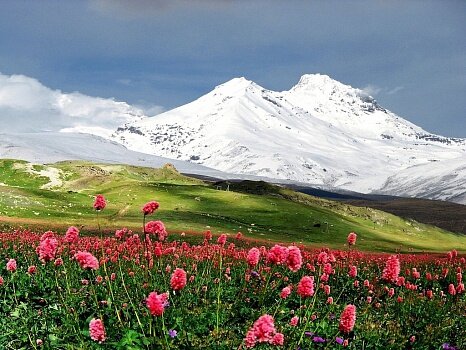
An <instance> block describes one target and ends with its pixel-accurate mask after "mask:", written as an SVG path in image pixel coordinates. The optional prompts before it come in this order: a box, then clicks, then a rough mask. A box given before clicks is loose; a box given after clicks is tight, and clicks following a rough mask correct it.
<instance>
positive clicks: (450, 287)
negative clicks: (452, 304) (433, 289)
mask: <svg viewBox="0 0 466 350" xmlns="http://www.w3.org/2000/svg"><path fill="white" fill-rule="evenodd" d="M448 294H450V295H456V289H455V285H454V284H453V283H450V284H449V285H448Z"/></svg>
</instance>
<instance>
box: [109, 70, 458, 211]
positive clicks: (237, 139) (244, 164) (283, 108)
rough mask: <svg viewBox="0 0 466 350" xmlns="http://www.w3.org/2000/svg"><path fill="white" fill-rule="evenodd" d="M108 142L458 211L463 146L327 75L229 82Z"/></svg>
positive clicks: (121, 131)
mask: <svg viewBox="0 0 466 350" xmlns="http://www.w3.org/2000/svg"><path fill="white" fill-rule="evenodd" d="M110 139H111V140H113V141H116V142H118V143H121V144H123V145H124V146H126V147H127V148H128V149H130V150H134V151H137V152H143V153H148V154H152V155H157V156H162V157H166V158H171V159H176V160H181V161H189V162H193V163H198V164H200V165H203V166H206V167H209V168H213V169H217V170H220V171H223V172H226V173H230V174H242V175H254V176H261V177H266V178H269V179H275V180H277V181H279V182H280V181H292V182H298V183H305V184H308V185H311V186H315V187H319V188H323V189H330V190H340V191H341V190H347V191H355V192H360V193H377V194H388V195H397V196H407V197H422V198H429V199H440V200H448V201H453V202H457V203H462V204H466V140H465V139H459V138H450V137H443V136H439V135H434V134H431V133H429V132H427V131H425V130H423V129H422V128H420V127H418V126H416V125H414V124H412V123H410V122H409V121H407V120H405V119H403V118H402V117H400V116H398V115H396V114H395V113H393V112H391V111H389V110H387V109H385V108H383V107H382V106H380V105H379V104H378V103H377V101H376V100H375V99H374V98H372V97H371V96H369V95H368V94H366V93H365V92H364V91H363V90H360V89H356V88H352V87H351V86H348V85H344V84H342V83H340V82H338V81H335V80H333V79H331V78H330V77H328V76H326V75H320V74H307V75H304V76H302V77H301V79H300V80H299V82H298V84H296V85H295V86H293V87H292V88H291V89H290V90H288V91H281V92H276V91H271V90H267V89H265V88H263V87H261V86H259V85H258V84H256V83H254V82H252V81H249V80H247V79H245V78H235V79H232V80H230V81H228V82H226V83H224V84H222V85H219V86H217V87H216V88H215V89H214V90H213V91H211V92H209V93H207V94H206V95H204V96H202V97H200V98H199V99H197V100H195V101H193V102H191V103H188V104H186V105H183V106H181V107H178V108H175V109H173V110H170V111H167V112H164V113H162V114H159V115H157V116H155V117H142V118H137V119H135V120H131V121H129V122H127V123H126V124H125V125H122V126H120V127H118V129H117V130H115V131H114V132H113V133H112V134H111V136H110Z"/></svg>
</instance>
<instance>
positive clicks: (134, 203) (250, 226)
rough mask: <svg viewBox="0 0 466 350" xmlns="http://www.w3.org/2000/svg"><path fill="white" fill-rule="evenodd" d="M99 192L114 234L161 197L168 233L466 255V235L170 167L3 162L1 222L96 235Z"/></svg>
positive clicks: (104, 220) (138, 220)
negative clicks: (354, 243) (354, 237)
mask: <svg viewBox="0 0 466 350" xmlns="http://www.w3.org/2000/svg"><path fill="white" fill-rule="evenodd" d="M217 186H220V188H219V187H217ZM235 186H239V187H238V188H235ZM241 186H242V188H241ZM97 193H102V194H103V195H104V196H105V197H106V198H107V200H108V206H107V208H105V210H104V211H103V212H102V213H101V214H100V215H99V220H100V224H101V225H102V227H105V228H106V229H110V234H112V230H114V229H116V228H121V227H124V226H125V227H129V228H133V229H134V230H140V227H141V224H142V215H141V207H142V205H143V204H144V203H145V202H147V201H149V200H154V199H155V200H158V201H159V202H160V204H161V207H160V209H159V210H158V211H157V212H156V214H155V215H154V216H153V217H151V219H154V220H158V219H160V220H163V221H164V222H165V223H166V225H167V228H168V229H169V231H171V232H174V231H178V232H180V231H185V232H187V233H188V236H189V235H190V234H191V233H190V232H192V231H194V232H202V231H204V230H206V229H211V230H212V231H213V232H214V233H220V232H228V233H232V234H234V233H236V232H238V231H241V232H243V233H244V234H245V235H246V236H247V237H250V238H257V239H262V240H270V241H271V242H273V241H280V242H300V243H305V244H311V245H315V246H323V245H325V246H330V247H335V248H344V247H345V242H346V237H347V235H348V232H350V231H356V232H357V233H358V247H359V248H360V249H366V250H376V251H380V250H384V251H386V250H389V251H395V250H397V249H401V250H404V251H406V250H407V249H414V250H429V251H446V250H449V249H452V248H456V249H458V250H460V251H466V237H464V236H460V235H455V234H452V233H449V232H446V231H443V230H441V229H438V228H435V227H431V226H427V225H423V224H419V223H417V222H414V221H412V220H406V219H400V218H398V217H395V216H393V215H391V214H387V213H384V212H381V211H378V210H374V209H367V208H358V207H353V206H349V205H347V204H344V203H338V202H333V201H328V200H323V199H319V198H316V197H312V196H308V195H305V194H301V193H296V192H294V191H291V190H288V189H285V188H282V187H276V186H273V185H270V184H267V183H256V182H245V183H238V184H233V185H231V187H230V191H226V190H223V189H222V188H221V184H220V185H219V184H217V185H215V184H212V183H208V184H206V183H203V182H201V181H200V180H197V179H191V178H188V177H186V176H183V175H181V174H179V173H178V172H177V171H176V170H174V169H173V168H171V167H166V168H164V169H152V168H144V167H134V166H125V165H120V164H119V165H112V164H98V163H92V162H83V161H72V162H60V163H56V164H48V165H33V164H30V163H27V162H24V161H14V160H0V225H1V224H2V223H3V225H8V226H10V227H11V226H14V227H17V226H19V225H21V226H22V227H36V228H37V227H39V228H41V229H50V228H52V229H57V230H59V231H60V232H63V231H64V230H65V229H66V227H67V226H68V225H77V226H80V227H81V226H82V227H83V228H82V230H83V232H86V231H88V232H89V231H94V232H95V230H96V227H97V225H98V221H97V215H96V213H95V211H94V210H93V208H92V203H93V198H94V195H95V194H97ZM258 193H262V194H258Z"/></svg>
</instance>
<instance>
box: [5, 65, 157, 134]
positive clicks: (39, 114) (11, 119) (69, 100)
mask: <svg viewBox="0 0 466 350" xmlns="http://www.w3.org/2000/svg"><path fill="white" fill-rule="evenodd" d="M157 108H158V110H160V111H161V110H163V108H162V107H159V106H151V110H154V111H155V110H157ZM143 116H145V113H144V110H143V109H141V108H137V107H134V106H131V105H129V104H127V103H125V102H118V101H115V100H113V99H105V98H99V97H91V96H86V95H83V94H81V93H79V92H73V93H63V92H61V91H60V90H52V89H49V88H48V87H46V86H44V85H42V84H41V83H40V82H39V81H37V80H36V79H33V78H29V77H26V76H23V75H11V76H9V75H3V74H1V73H0V132H1V131H3V132H8V131H9V132H39V131H68V132H69V131H76V132H91V133H95V134H97V135H100V136H108V135H109V134H111V132H112V131H114V130H115V129H116V128H117V127H118V126H121V125H123V124H125V123H127V122H130V121H133V120H136V119H140V118H141V117H143Z"/></svg>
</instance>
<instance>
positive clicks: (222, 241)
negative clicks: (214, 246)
mask: <svg viewBox="0 0 466 350" xmlns="http://www.w3.org/2000/svg"><path fill="white" fill-rule="evenodd" d="M226 242H227V235H226V234H224V233H222V234H221V235H220V237H218V240H217V243H218V244H220V245H224V244H225V243H226Z"/></svg>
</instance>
